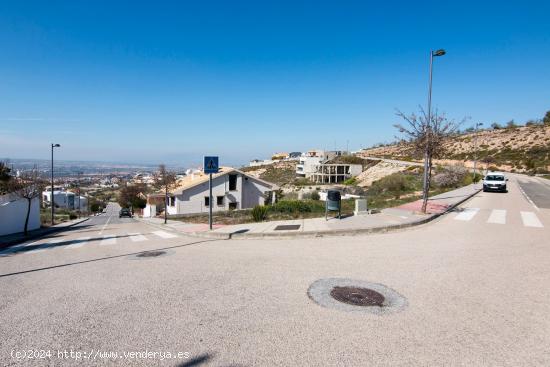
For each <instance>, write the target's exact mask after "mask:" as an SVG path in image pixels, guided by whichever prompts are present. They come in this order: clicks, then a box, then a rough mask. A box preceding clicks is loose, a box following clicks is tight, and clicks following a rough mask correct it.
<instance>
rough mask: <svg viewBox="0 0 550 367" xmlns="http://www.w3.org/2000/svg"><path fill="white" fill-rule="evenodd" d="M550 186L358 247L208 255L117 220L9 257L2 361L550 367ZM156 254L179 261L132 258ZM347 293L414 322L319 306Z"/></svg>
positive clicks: (230, 244)
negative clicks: (322, 297)
mask: <svg viewBox="0 0 550 367" xmlns="http://www.w3.org/2000/svg"><path fill="white" fill-rule="evenodd" d="M540 180H541V179H536V178H529V177H523V176H518V175H512V176H511V177H510V181H509V192H508V193H506V194H504V193H480V194H478V195H477V196H475V197H474V198H473V199H471V200H469V201H467V202H466V203H464V204H463V205H462V206H461V207H460V208H458V209H457V210H456V212H454V213H450V214H448V215H445V216H443V217H441V218H440V219H439V220H437V221H435V222H432V223H430V224H427V225H424V226H421V227H415V228H413V229H410V230H403V231H399V232H392V233H387V234H376V235H368V236H356V237H326V238H315V239H296V240H292V239H284V240H280V239H277V240H263V241H262V240H204V239H196V238H191V237H186V236H184V235H182V234H178V233H174V232H171V231H169V230H164V229H159V228H157V227H151V226H149V225H145V224H143V223H141V222H139V221H136V220H134V219H129V218H122V219H119V218H118V216H117V215H116V208H114V207H113V208H110V212H109V213H108V214H107V215H103V216H100V217H96V218H92V219H90V220H89V221H87V222H85V223H83V224H82V225H80V226H78V227H76V228H74V229H73V230H71V231H67V232H63V233H58V234H56V235H55V236H53V237H50V238H46V239H44V240H41V241H37V242H36V243H33V244H24V245H23V246H21V247H19V248H17V249H16V250H6V251H4V252H2V253H1V254H0V256H1V257H0V335H2V341H1V343H0V360H1V361H2V364H4V365H13V366H19V365H24V366H37V365H51V366H72V365H75V364H77V362H75V360H76V359H77V354H76V353H77V352H80V353H81V354H80V358H81V360H80V361H78V364H80V365H89V366H96V365H137V366H150V365H163V366H164V365H166V366H191V365H193V366H198V365H213V366H236V365H239V366H251V365H255V366H290V365H299V366H325V365H327V366H334V365H341V366H378V365H384V366H389V365H392V366H394V365H399V366H418V365H422V366H457V365H463V366H548V365H550V318H549V317H548V315H550V302H549V300H550V287H549V284H550V241H549V240H548V239H549V238H550V208H549V206H548V198H549V197H550V185H548V184H547V183H546V182H544V181H540ZM154 249H162V250H163V251H166V254H164V255H161V256H159V257H149V258H138V257H136V256H135V255H136V254H137V253H140V252H142V251H146V250H154ZM10 251H11V252H10ZM334 277H341V278H351V279H357V280H362V281H368V282H373V283H380V284H383V285H385V286H387V287H390V288H391V289H393V290H395V291H396V292H398V293H399V294H400V295H402V296H404V297H405V298H406V299H407V302H408V306H407V307H406V308H405V309H403V310H402V311H401V312H397V313H393V314H389V315H384V316H379V315H373V314H366V313H353V312H343V311H339V310H334V309H329V308H324V307H321V306H319V305H318V304H316V303H315V302H313V301H312V300H311V299H310V298H309V297H308V295H307V290H308V287H309V286H310V285H311V284H312V283H313V282H315V281H317V280H319V279H324V278H334ZM25 350H27V351H28V350H46V351H51V352H52V353H53V355H52V357H50V358H49V359H48V358H46V359H41V360H39V361H37V360H36V359H28V358H25V357H22V356H21V355H22V354H24V353H23V351H25ZM59 351H61V354H59ZM63 351H65V352H67V353H69V352H70V351H73V357H70V356H67V354H64V353H63ZM98 351H99V353H98ZM17 352H19V354H17ZM129 352H141V354H139V355H138V354H135V355H134V357H133V358H132V357H130V355H129V354H128V353H129ZM144 352H151V353H153V352H155V353H157V354H156V355H155V356H156V357H154V358H153V355H152V354H151V353H149V354H147V353H144ZM160 352H163V353H164V356H165V357H166V356H167V354H166V353H170V358H165V359H163V360H160ZM84 353H88V355H86V357H84V355H85V354H84ZM115 353H118V354H115ZM124 353H127V354H126V355H124ZM177 353H181V354H180V355H178V354H177ZM184 353H187V354H184ZM148 356H150V357H148ZM60 357H61V358H60ZM65 357H66V358H65ZM92 357H93V358H95V360H92V359H91V358H92ZM153 359H154V360H153Z"/></svg>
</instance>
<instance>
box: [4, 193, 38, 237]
mask: <svg viewBox="0 0 550 367" xmlns="http://www.w3.org/2000/svg"><path fill="white" fill-rule="evenodd" d="M28 205H29V203H28V201H27V199H23V198H20V197H18V196H16V195H14V194H6V195H0V236H3V235H7V234H12V233H20V232H23V231H24V229H25V219H26V217H27V210H28ZM38 228H40V200H39V198H34V199H33V200H32V201H31V210H30V213H29V223H28V226H27V229H28V230H29V231H32V230H34V229H38Z"/></svg>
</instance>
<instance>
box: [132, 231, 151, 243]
mask: <svg viewBox="0 0 550 367" xmlns="http://www.w3.org/2000/svg"><path fill="white" fill-rule="evenodd" d="M128 235H129V236H130V239H131V240H132V242H142V241H147V237H145V236H144V235H142V234H141V233H128Z"/></svg>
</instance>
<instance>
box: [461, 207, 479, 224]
mask: <svg viewBox="0 0 550 367" xmlns="http://www.w3.org/2000/svg"><path fill="white" fill-rule="evenodd" d="M477 212H479V208H464V211H462V212H461V213H458V215H457V216H456V217H455V219H456V220H463V221H468V220H471V219H472V218H473V217H475V215H476V214H477Z"/></svg>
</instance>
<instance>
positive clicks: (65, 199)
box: [42, 187, 88, 210]
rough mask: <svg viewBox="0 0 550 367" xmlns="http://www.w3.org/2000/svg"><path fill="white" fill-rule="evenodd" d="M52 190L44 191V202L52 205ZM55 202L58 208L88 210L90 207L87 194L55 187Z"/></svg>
mask: <svg viewBox="0 0 550 367" xmlns="http://www.w3.org/2000/svg"><path fill="white" fill-rule="evenodd" d="M51 200H52V191H51V189H48V190H46V191H43V192H42V202H43V203H44V204H47V205H51ZM53 202H54V204H55V207H56V208H66V209H76V210H78V208H79V206H80V210H86V209H87V208H88V199H87V198H86V197H85V196H80V197H79V196H78V195H76V194H74V193H72V192H70V191H63V190H60V189H57V190H56V188H55V187H54V191H53Z"/></svg>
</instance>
